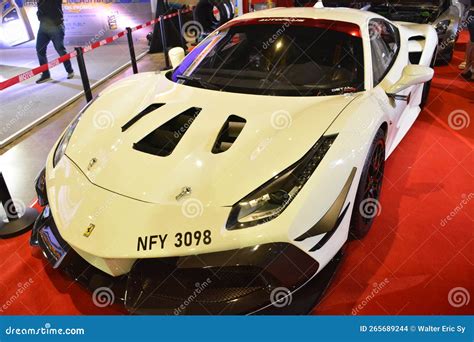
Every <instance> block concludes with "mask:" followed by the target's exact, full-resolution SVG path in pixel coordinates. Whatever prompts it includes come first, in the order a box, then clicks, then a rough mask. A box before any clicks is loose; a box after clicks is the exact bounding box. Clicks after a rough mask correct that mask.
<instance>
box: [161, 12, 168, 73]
mask: <svg viewBox="0 0 474 342" xmlns="http://www.w3.org/2000/svg"><path fill="white" fill-rule="evenodd" d="M160 31H161V32H160V33H161V44H162V45H163V53H164V54H165V70H166V69H171V65H170V59H169V56H168V43H167V42H166V29H165V19H164V18H163V16H162V15H160Z"/></svg>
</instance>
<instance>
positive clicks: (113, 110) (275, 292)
mask: <svg viewBox="0 0 474 342" xmlns="http://www.w3.org/2000/svg"><path fill="white" fill-rule="evenodd" d="M414 38H416V39H414ZM437 43H438V40H437V34H436V31H435V29H434V28H433V26H431V25H424V24H419V25H417V24H412V23H410V24H407V23H392V22H390V21H388V20H387V19H385V18H383V17H382V16H379V15H377V14H374V13H370V12H367V11H360V10H355V9H348V8H276V9H271V10H265V11H260V12H253V13H250V14H246V15H243V16H241V17H238V18H235V19H233V20H231V21H229V22H227V23H226V24H225V25H223V26H222V27H220V28H219V29H217V30H216V31H214V32H213V33H212V34H210V35H209V36H208V37H207V38H206V39H205V40H203V41H202V42H201V43H200V44H199V45H198V46H197V47H196V48H194V49H193V50H192V51H191V52H190V53H189V54H188V55H186V56H185V55H184V51H183V50H182V49H181V48H175V49H172V51H170V57H171V60H172V61H173V69H172V70H167V71H164V72H148V73H140V74H137V75H133V76H130V77H129V78H126V79H124V80H122V81H120V82H118V83H115V84H114V85H112V86H110V87H109V88H107V89H106V90H105V91H103V92H102V93H101V94H100V95H99V96H98V97H97V98H95V99H94V100H93V101H92V102H90V103H89V104H88V105H87V106H86V107H85V108H84V109H83V110H82V111H81V112H80V113H79V114H78V116H77V117H76V118H75V119H74V120H73V122H72V123H71V124H70V126H69V127H68V128H67V129H66V130H65V132H64V133H63V135H62V136H61V138H60V139H59V141H58V142H57V143H56V144H55V146H54V148H53V149H52V151H51V153H50V154H49V157H48V159H47V161H46V167H45V170H44V171H43V172H41V174H40V175H39V177H38V180H37V183H36V190H37V194H38V199H39V203H40V204H41V205H42V206H43V207H44V210H43V212H42V214H41V215H40V216H39V217H38V219H37V221H36V223H35V226H34V229H33V231H32V236H31V244H32V245H33V246H39V248H41V250H42V251H43V254H44V255H45V256H46V258H47V259H48V260H49V261H50V263H51V264H52V265H53V267H54V268H57V269H60V270H62V271H64V272H66V273H67V274H69V275H70V276H71V277H73V278H74V279H75V280H77V281H78V282H80V283H82V284H84V285H86V286H87V287H88V288H90V289H91V290H94V291H95V290H97V289H101V288H104V287H106V288H107V289H108V290H110V291H113V294H114V298H115V300H116V301H117V302H120V303H123V305H124V307H125V308H126V309H127V310H128V311H130V312H131V313H135V314H143V313H146V314H149V313H163V314H250V313H280V312H285V313H288V312H292V313H297V312H299V313H303V312H308V311H310V310H311V308H312V307H313V305H314V303H315V301H317V298H319V296H320V295H321V293H322V292H323V291H324V288H325V287H326V286H327V284H328V283H329V281H330V278H331V274H332V270H333V269H334V268H335V267H333V266H334V265H335V264H336V263H335V261H336V260H338V258H340V255H341V250H342V249H343V247H344V245H345V243H346V242H347V241H348V239H359V238H362V237H364V236H365V235H366V234H367V233H368V231H369V228H370V227H371V225H372V222H373V220H374V218H375V217H376V215H377V214H378V213H379V212H377V209H380V208H379V207H380V204H379V203H378V198H379V195H380V191H381V186H382V180H383V172H384V165H385V164H384V163H385V160H386V158H387V157H388V156H389V155H390V154H391V153H392V151H393V150H394V149H395V147H396V146H397V145H398V143H399V142H400V140H401V139H402V138H403V137H404V135H405V134H406V133H407V132H408V130H409V129H410V127H411V126H412V124H413V122H414V121H415V120H416V118H417V116H418V114H419V113H420V107H421V106H422V103H423V102H422V100H423V94H424V93H426V85H427V84H428V82H429V81H430V80H431V78H432V77H433V70H432V69H431V68H430V67H429V65H430V61H431V60H432V58H433V54H434V52H435V49H436V46H437ZM411 53H420V54H421V56H420V59H419V63H418V64H410V61H409V55H410V54H411ZM425 95H426V94H425ZM328 270H330V271H331V272H329V271H328ZM94 293H95V292H94ZM302 294H304V296H302ZM299 298H303V299H302V300H300V299H299ZM283 304H284V305H283Z"/></svg>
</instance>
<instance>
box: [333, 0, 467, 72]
mask: <svg viewBox="0 0 474 342" xmlns="http://www.w3.org/2000/svg"><path fill="white" fill-rule="evenodd" d="M462 2H463V1H462V0H461V1H459V0H370V1H367V0H365V1H360V0H359V1H357V0H324V6H326V7H342V6H344V7H352V8H363V9H365V10H368V11H371V12H374V13H377V14H380V15H382V16H384V17H386V18H388V19H389V20H392V21H408V22H413V23H417V24H432V25H433V26H434V28H435V29H436V32H438V38H439V43H438V50H437V63H438V64H446V63H449V62H450V61H451V59H452V57H453V52H454V44H455V42H456V40H457V38H458V35H459V32H461V31H462V30H463V29H464V28H465V27H464V26H466V23H464V20H465V19H466V17H467V14H468V12H469V6H466V5H464V4H463V3H462Z"/></svg>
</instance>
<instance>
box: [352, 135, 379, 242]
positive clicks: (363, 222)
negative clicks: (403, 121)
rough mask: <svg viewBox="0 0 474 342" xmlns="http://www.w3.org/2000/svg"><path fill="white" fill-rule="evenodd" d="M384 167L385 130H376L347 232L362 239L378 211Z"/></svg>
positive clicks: (354, 237)
mask: <svg viewBox="0 0 474 342" xmlns="http://www.w3.org/2000/svg"><path fill="white" fill-rule="evenodd" d="M384 167H385V132H384V131H383V130H382V129H379V130H378V131H377V134H375V138H374V140H373V141H372V144H371V146H370V148H369V153H368V154H367V158H366V160H365V164H364V168H363V170H362V174H361V176H360V181H359V186H358V188H357V193H356V197H355V202H354V209H353V210H352V217H351V225H350V230H349V234H350V237H351V238H352V239H362V238H363V237H364V236H366V235H367V233H368V232H369V229H370V227H371V226H372V223H373V222H374V218H375V217H376V216H378V214H379V213H380V210H381V207H380V203H379V197H380V191H381V189H382V181H383V171H384Z"/></svg>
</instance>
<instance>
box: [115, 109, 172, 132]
mask: <svg viewBox="0 0 474 342" xmlns="http://www.w3.org/2000/svg"><path fill="white" fill-rule="evenodd" d="M164 105H165V104H164V103H153V104H151V105H149V106H148V107H146V108H145V109H144V110H142V111H141V112H140V113H138V114H137V115H136V116H134V117H133V118H132V119H131V120H130V121H129V122H127V123H126V124H125V125H123V126H122V132H125V131H126V130H127V129H129V128H130V127H132V125H133V124H135V123H136V122H137V121H138V120H140V119H141V118H143V117H144V116H145V115H147V114H150V113H151V112H153V111H155V110H157V109H158V108H160V107H162V106H164Z"/></svg>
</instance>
